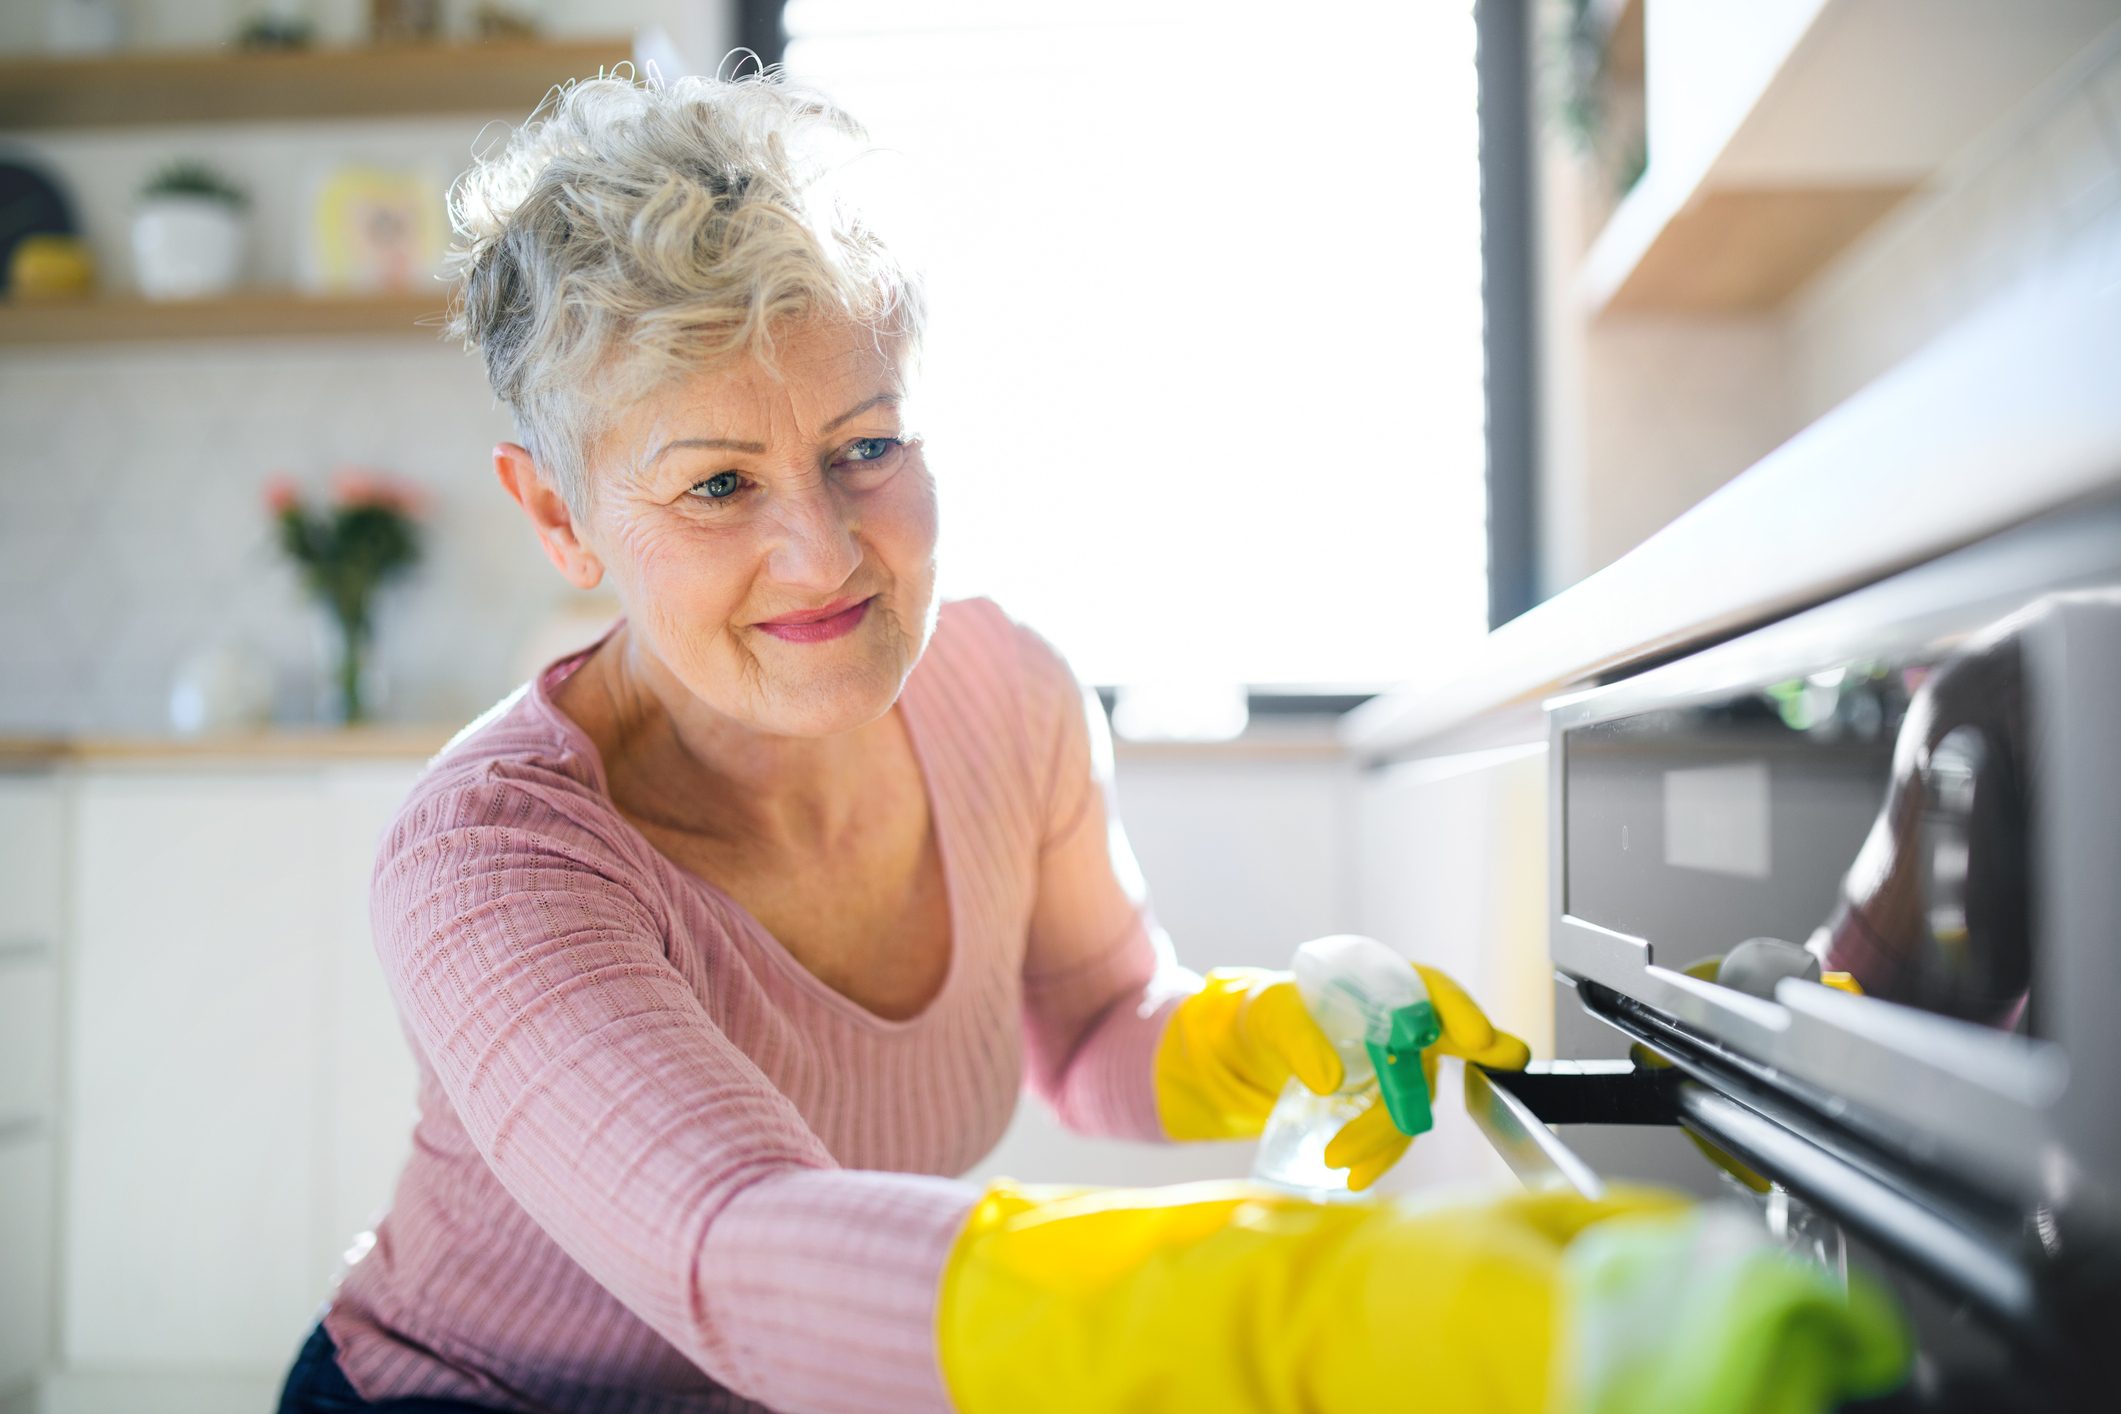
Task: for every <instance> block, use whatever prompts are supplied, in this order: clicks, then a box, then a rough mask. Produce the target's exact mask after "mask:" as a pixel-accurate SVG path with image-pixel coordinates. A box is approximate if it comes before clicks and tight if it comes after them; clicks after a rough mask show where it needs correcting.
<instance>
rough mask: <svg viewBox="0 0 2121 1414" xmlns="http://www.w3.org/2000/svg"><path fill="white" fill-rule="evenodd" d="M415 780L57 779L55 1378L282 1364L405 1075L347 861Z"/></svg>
mask: <svg viewBox="0 0 2121 1414" xmlns="http://www.w3.org/2000/svg"><path fill="white" fill-rule="evenodd" d="M416 774H417V768H416V766H414V765H413V764H411V763H404V764H400V763H395V762H393V763H391V764H390V765H388V766H387V767H384V766H378V765H373V764H365V763H364V764H356V765H343V764H333V765H321V764H320V765H316V766H309V767H304V768H300V769H286V768H266V767H260V768H258V769H255V770H249V769H244V770H237V769H228V768H226V767H222V768H219V769H216V768H211V767H208V768H193V767H171V768H157V769H142V768H136V767H111V768H100V769H99V768H88V769H84V770H83V771H82V772H81V773H80V775H79V778H78V781H77V784H76V801H75V842H74V843H75V848H74V861H73V869H72V871H71V878H70V887H71V894H72V924H73V927H72V934H71V938H70V940H69V961H70V973H71V978H72V985H71V989H70V992H71V1007H70V1010H69V1014H68V1017H67V1027H66V1030H67V1039H66V1056H67V1094H66V1105H65V1112H66V1116H67V1123H68V1129H69V1144H68V1154H67V1163H66V1179H65V1190H64V1191H65V1204H64V1212H63V1215H62V1226H63V1241H62V1246H61V1251H62V1263H63V1267H62V1270H63V1273H64V1280H63V1282H62V1283H61V1286H62V1290H63V1302H64V1306H63V1311H62V1319H61V1322H60V1332H61V1335H60V1354H61V1358H62V1363H63V1365H64V1367H65V1369H64V1373H63V1378H64V1380H66V1381H67V1382H69V1383H70V1384H71V1386H72V1387H74V1388H75V1389H76V1390H79V1389H81V1388H87V1387H90V1386H93V1385H94V1384H95V1383H96V1381H97V1380H98V1379H99V1378H100V1379H103V1380H105V1381H106V1382H109V1381H116V1380H122V1379H123V1378H125V1377H127V1376H132V1377H138V1376H140V1375H142V1374H146V1373H150V1372H151V1373H153V1374H154V1375H155V1377H157V1378H162V1379H167V1380H170V1381H179V1380H182V1379H184V1378H186V1377H187V1376H196V1377H197V1378H198V1379H201V1380H211V1379H212V1378H215V1377H216V1374H217V1372H218V1374H219V1375H222V1376H225V1375H228V1374H229V1373H231V1372H242V1373H244V1374H246V1375H250V1376H254V1377H256V1378H258V1379H260V1380H263V1379H267V1378H269V1377H270V1376H272V1375H273V1374H274V1373H275V1372H277V1371H281V1370H284V1368H285V1366H286V1364H287V1362H288V1361H289V1360H290V1359H291V1358H292V1356H293V1354H294V1351H295V1348H296V1345H297V1344H298V1342H299V1340H300V1337H301V1335H302V1333H303V1331H304V1330H305V1329H306V1327H307V1325H308V1323H309V1321H310V1320H311V1319H312V1317H313V1315H314V1313H315V1310H316V1308H317V1306H318V1305H319V1303H320V1302H321V1301H322V1300H323V1298H324V1296H325V1294H326V1288H327V1284H328V1281H329V1278H330V1275H331V1273H332V1272H333V1271H334V1270H335V1268H336V1267H337V1265H338V1261H339V1258H340V1255H341V1253H342V1252H343V1250H344V1249H345V1247H346V1246H347V1242H348V1239H349V1238H350V1237H351V1236H352V1235H353V1233H354V1232H355V1231H357V1230H358V1229H359V1228H360V1227H362V1226H363V1225H365V1223H366V1222H367V1221H368V1220H369V1219H370V1218H371V1217H372V1215H373V1212H374V1211H375V1210H376V1209H378V1208H380V1207H381V1206H382V1205H383V1204H384V1203H385V1202H386V1201H387V1199H388V1197H389V1185H390V1179H391V1176H392V1175H393V1174H394V1173H395V1171H396V1168H397V1166H398V1164H399V1163H401V1162H402V1160H403V1157H404V1153H405V1152H406V1150H407V1149H408V1148H409V1144H410V1129H411V1126H410V1116H411V1107H412V1099H413V1090H412V1079H411V1076H412V1071H411V1062H410V1058H409V1056H408V1055H407V1054H406V1044H405V1040H404V1038H403V1036H402V1035H401V1034H399V1032H398V1031H397V1029H396V1023H395V1017H394V1013H393V1012H392V1011H391V1008H390V1003H389V998H388V996H387V994H385V993H384V992H383V990H382V983H381V979H380V977H378V976H374V974H375V972H376V964H375V961H374V954H373V951H372V949H371V947H370V944H369V938H368V921H367V919H368V915H367V894H368V877H369V871H370V868H371V866H372V864H373V861H374V858H375V847H376V842H377V838H378V836H379V834H380V831H381V830H382V828H383V826H384V824H385V823H386V821H387V819H388V817H389V815H390V813H391V811H392V810H394V808H395V807H396V805H397V803H398V801H399V800H400V799H402V797H403V796H404V794H405V792H406V790H407V789H408V788H409V787H410V785H411V783H412V780H413V778H414V776H415V775H416ZM371 979H372V980H371ZM89 1403H92V1401H82V1400H80V1399H72V1400H70V1401H69V1406H70V1407H75V1406H78V1407H87V1406H88V1404H89Z"/></svg>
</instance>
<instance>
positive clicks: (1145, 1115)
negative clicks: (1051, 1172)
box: [1020, 628, 1202, 1140]
mask: <svg viewBox="0 0 2121 1414" xmlns="http://www.w3.org/2000/svg"><path fill="white" fill-rule="evenodd" d="M1020 643H1021V651H1022V656H1023V659H1024V663H1025V669H1026V681H1027V684H1028V688H1027V698H1028V701H1029V703H1030V724H1029V725H1028V727H1027V731H1028V732H1029V733H1030V734H1031V736H1032V739H1033V740H1034V741H1035V742H1039V743H1042V744H1043V746H1042V751H1041V753H1040V754H1041V756H1042V758H1043V761H1044V766H1043V789H1042V791H1041V794H1040V796H1039V799H1040V801H1041V802H1042V810H1043V813H1044V826H1043V829H1042V831H1041V837H1040V844H1039V863H1038V895H1037V902H1036V904H1035V905H1034V908H1033V911H1032V916H1031V926H1030V930H1029V935H1028V937H1027V939H1026V944H1025V961H1024V1037H1025V1044H1024V1054H1025V1060H1026V1066H1027V1074H1028V1083H1029V1085H1030V1087H1031V1090H1032V1092H1033V1093H1034V1094H1036V1095H1038V1096H1039V1098H1041V1099H1042V1100H1044V1101H1045V1102H1046V1103H1048V1104H1049V1105H1051V1106H1052V1107H1053V1110H1054V1112H1055V1114H1057V1115H1058V1116H1059V1117H1060V1120H1061V1122H1062V1123H1063V1124H1065V1125H1067V1126H1068V1127H1069V1128H1070V1129H1073V1130H1076V1131H1078V1132H1080V1133H1085V1134H1099V1135H1109V1136H1113V1137H1116V1138H1127V1139H1146V1140H1162V1139H1164V1138H1165V1137H1166V1136H1165V1134H1164V1130H1163V1126H1162V1124H1161V1123H1160V1122H1159V1120H1158V1118H1157V1113H1156V1091H1155V1078H1154V1077H1155V1067H1154V1062H1155V1054H1156V1047H1157V1043H1158V1041H1159V1040H1160V1039H1161V1038H1162V1036H1163V1032H1164V1027H1165V1024H1166V1023H1167V1022H1168V1021H1169V1019H1170V1015H1171V1010H1172V1008H1173V1007H1175V1006H1176V1005H1177V1004H1178V1002H1179V1000H1180V999H1182V998H1183V997H1185V996H1188V995H1190V994H1192V993H1193V992H1195V991H1197V990H1199V988H1200V987H1201V985H1202V979H1201V978H1200V976H1199V975H1198V974H1196V973H1194V972H1191V971H1189V970H1188V969H1186V968H1184V967H1181V966H1180V965H1179V964H1178V960H1177V958H1176V956H1175V955H1174V953H1173V951H1172V947H1171V940H1170V937H1169V936H1168V935H1167V934H1166V933H1165V931H1164V929H1163V928H1162V927H1161V926H1160V925H1159V924H1158V923H1157V921H1156V915H1155V911H1154V909H1153V908H1152V906H1151V903H1150V899H1149V888H1148V884H1147V882H1146V881H1145V880H1144V879H1143V877H1142V872H1141V866H1140V865H1139V864H1137V863H1136V862H1135V858H1134V851H1133V849H1132V848H1131V847H1130V846H1129V845H1128V843H1127V836H1126V831H1125V830H1124V829H1123V828H1122V827H1121V825H1120V819H1119V801H1118V792H1117V789H1116V786H1115V784H1114V773H1113V758H1112V732H1111V728H1110V726H1109V725H1108V724H1107V723H1106V720H1105V712H1104V708H1103V706H1102V705H1101V704H1100V703H1099V702H1098V700H1097V695H1096V693H1094V692H1092V691H1091V690H1090V689H1088V688H1086V687H1084V686H1083V685H1082V684H1081V682H1080V681H1079V680H1078V679H1077V678H1076V676H1075V673H1074V671H1073V669H1071V668H1070V667H1069V665H1068V662H1067V660H1066V659H1065V658H1064V657H1062V656H1061V654H1060V652H1059V651H1058V650H1057V649H1056V648H1054V647H1053V646H1052V644H1051V643H1049V642H1048V641H1047V640H1046V639H1044V638H1043V637H1041V636H1040V635H1039V634H1037V633H1036V632H1034V631H1033V630H1031V629H1028V628H1020Z"/></svg>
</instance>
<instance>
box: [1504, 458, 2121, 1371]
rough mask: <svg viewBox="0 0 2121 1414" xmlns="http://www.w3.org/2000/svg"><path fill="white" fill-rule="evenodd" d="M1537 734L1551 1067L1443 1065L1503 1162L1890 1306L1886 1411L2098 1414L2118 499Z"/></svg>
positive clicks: (1773, 632) (1700, 660)
mask: <svg viewBox="0 0 2121 1414" xmlns="http://www.w3.org/2000/svg"><path fill="white" fill-rule="evenodd" d="M1547 715H1548V722H1549V729H1550V743H1551V750H1550V755H1549V761H1550V771H1551V777H1550V798H1549V804H1550V811H1549V832H1550V840H1549V846H1550V848H1549V864H1550V869H1551V895H1550V897H1551V899H1552V900H1553V913H1552V917H1551V921H1550V939H1551V945H1552V953H1553V960H1554V964H1555V970H1556V976H1557V979H1558V980H1559V982H1560V984H1561V990H1562V996H1561V998H1560V1002H1559V1004H1558V1005H1557V1008H1556V1017H1557V1022H1556V1054H1557V1055H1559V1056H1562V1057H1564V1058H1565V1059H1563V1060H1561V1061H1557V1062H1554V1063H1551V1064H1545V1065H1535V1066H1534V1067H1533V1068H1532V1069H1531V1070H1529V1071H1527V1072H1526V1073H1524V1074H1522V1075H1514V1074H1503V1073H1488V1072H1483V1071H1480V1070H1478V1069H1476V1068H1472V1067H1468V1068H1467V1075H1466V1085H1467V1097H1466V1098H1467V1103H1468V1107H1469V1108H1470V1109H1471V1111H1472V1112H1473V1114H1474V1115H1475V1117H1476V1119H1478V1120H1479V1122H1480V1124H1481V1126H1482V1128H1483V1129H1484V1130H1485V1131H1486V1133H1487V1134H1488V1136H1489V1138H1490V1139H1491V1140H1492V1141H1493V1142H1494V1143H1495V1145H1496V1146H1497V1148H1498V1149H1499V1150H1500V1151H1501V1153H1502V1155H1503V1157H1504V1158H1505V1159H1506V1160H1507V1161H1508V1162H1509V1163H1510V1164H1511V1166H1512V1167H1513V1169H1515V1170H1516V1171H1517V1172H1518V1173H1519V1175H1520V1176H1521V1177H1523V1178H1525V1180H1526V1181H1527V1182H1530V1183H1534V1184H1541V1185H1544V1184H1560V1185H1565V1186H1568V1187H1573V1188H1577V1189H1580V1190H1583V1191H1586V1192H1595V1191H1596V1190H1597V1189H1598V1188H1599V1187H1601V1186H1602V1185H1603V1183H1605V1182H1606V1181H1608V1180H1610V1179H1613V1178H1618V1177H1628V1178H1638V1179H1650V1180H1653V1181H1658V1182H1663V1183H1668V1184H1673V1185H1677V1186H1680V1187H1683V1188H1686V1189H1688V1190H1690V1191H1693V1192H1695V1193H1698V1194H1701V1195H1703V1196H1705V1197H1722V1198H1725V1199H1728V1200H1730V1201H1732V1202H1737V1203H1742V1204H1744V1205H1746V1206H1747V1207H1748V1209H1749V1210H1750V1211H1751V1212H1752V1213H1753V1214H1754V1215H1755V1216H1756V1218H1757V1220H1758V1221H1759V1222H1760V1223H1761V1224H1762V1225H1763V1226H1764V1227H1765V1228H1766V1230H1767V1231H1768V1232H1769V1233H1770V1234H1771V1235H1773V1236H1774V1237H1775V1238H1776V1239H1777V1240H1778V1241H1779V1242H1781V1243H1782V1244H1783V1245H1784V1246H1785V1247H1787V1248H1788V1249H1789V1250H1791V1251H1792V1252H1795V1253H1797V1254H1799V1255H1800V1256H1801V1257H1802V1258H1803V1259H1804V1260H1807V1261H1812V1262H1817V1263H1819V1264H1821V1265H1823V1266H1825V1267H1827V1268H1828V1269H1829V1270H1831V1271H1834V1272H1836V1273H1839V1274H1843V1275H1845V1274H1846V1273H1847V1272H1848V1271H1849V1270H1852V1269H1860V1270H1863V1271H1865V1272H1867V1273H1869V1274H1870V1275H1871V1276H1872V1277H1874V1278H1875V1279H1876V1280H1878V1281H1880V1282H1882V1283H1883V1284H1885V1285H1887V1286H1888V1287H1890V1288H1891V1289H1892V1290H1893V1291H1894V1292H1895V1294H1896V1295H1897V1296H1898V1297H1899V1298H1900V1300H1901V1303H1902V1305H1903V1307H1904V1308H1905V1309H1906V1310H1907V1312H1908V1314H1909V1316H1910V1318H1911V1321H1912V1323H1913V1325H1914V1328H1915V1332H1916V1336H1917V1341H1918V1346H1919V1349H1918V1355H1917V1366H1916V1372H1915V1375H1914V1378H1913V1379H1912V1381H1911V1382H1910V1384H1909V1386H1908V1387H1907V1388H1906V1389H1905V1390H1903V1391H1901V1392H1900V1393H1898V1394H1896V1395H1894V1396H1892V1397H1890V1399H1889V1400H1887V1401H1882V1402H1879V1404H1878V1407H1887V1406H1889V1407H1893V1408H1909V1409H1966V1410H1976V1409H1978V1410H2014V1409H2020V1408H2023V1409H2028V1410H2030V1409H2042V1410H2053V1409H2057V1408H2076V1407H2098V1408H2109V1407H2114V1401H2115V1398H2116V1396H2115V1395H2114V1394H2113V1392H2112V1390H2111V1389H2110V1388H2107V1387H2105V1385H2106V1381H2107V1380H2108V1379H2109V1378H2110V1377H2109V1376H2108V1374H2107V1367H2108V1365H2109V1363H2110V1362H2109V1360H2108V1359H2107V1357H2106V1355H2105V1346H2106V1344H2107V1342H2108V1341H2110V1340H2111V1339H2113V1336H2112V1334H2111V1333H2112V1332H2114V1331H2115V1330H2117V1329H2121V1323H2117V1320H2116V1318H2117V1316H2121V1296H2117V1292H2121V1275H2117V1274H2121V1257H2117V1253H2121V1240H2117V1235H2121V1084H2117V1081H2121V500H2109V501H2104V502H2094V503H2089V504H2085V505H2079V506H2075V507H2071V508H2069V509H2067V510H2065V511H2062V512H2058V513H2055V514H2052V515H2049V516H2046V517H2044V518H2041V519H2039V520H2036V521H2031V522H2027V523H2024V524H2021V525H2019V526H2016V527H2014V528H2012V529H2010V530H2008V531H2005V532H2002V533H1999V534H1997V535H1995V536H1993V537H1991V538H1989V539H1987V540H1984V541H1982V542H1980V543H1977V544H1974V545H1971V546H1968V547H1965V548H1963V549H1961V550H1958V551H1956V552H1953V553H1951V554H1948V555H1945V556H1942V557H1940V558H1937V559H1934V560H1931V561H1928V562H1926V563H1923V564H1920V565H1918V566H1915V567H1912V568H1909V569H1906V570H1904V571H1902V572H1900V573H1898V574H1896V575H1893V576H1891V577H1889V578H1886V579H1883V580H1880V581H1878V582H1875V583H1873V584H1870V585H1868V586H1865V587H1863V588H1860V589H1857V590H1855V591H1853V592H1850V593H1847V594H1845V595H1842V596H1841V597H1839V598H1835V599H1832V600H1829V601H1827V602H1825V603H1822V604H1819V605H1817V606H1816V607H1813V608H1811V609H1809V610H1807V611H1804V612H1801V613H1798V614H1795V615H1793V616H1790V617H1788V618H1784V619H1781V620H1779V621H1777V622H1774V623H1772V624H1769V625H1767V626H1765V627H1762V628H1759V629H1757V630H1754V631H1752V632H1749V633H1746V634H1744V635H1743V636H1740V637H1736V638H1732V639H1729V640H1727V641H1724V642H1721V643H1718V644H1715V645H1713V646H1709V647H1707V648H1704V649H1701V650H1700V651H1696V652H1691V653H1688V654H1685V655H1683V656H1679V657H1676V658H1674V659H1672V660H1670V661H1667V662H1664V663H1661V664H1657V665H1653V666H1649V667H1647V668H1644V669H1641V670H1637V671H1633V672H1631V673H1629V674H1628V675H1626V676H1625V677H1622V678H1619V679H1618V680H1615V681H1610V682H1607V683H1603V684H1600V685H1596V686H1593V687H1590V688H1588V689H1586V690H1583V691H1580V692H1576V693H1573V694H1571V695H1569V696H1566V697H1564V698H1560V699H1557V700H1555V701H1553V702H1551V703H1549V704H1548V713H1547ZM1744 1176H1751V1177H1753V1178H1754V1182H1753V1183H1752V1184H1748V1183H1746V1182H1744V1181H1742V1178H1743V1177H1744Z"/></svg>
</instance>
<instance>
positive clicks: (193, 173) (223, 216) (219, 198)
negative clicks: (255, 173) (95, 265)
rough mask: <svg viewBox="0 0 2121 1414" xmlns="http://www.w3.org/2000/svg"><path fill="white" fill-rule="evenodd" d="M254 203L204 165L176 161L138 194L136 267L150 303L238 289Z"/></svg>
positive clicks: (134, 234)
mask: <svg viewBox="0 0 2121 1414" xmlns="http://www.w3.org/2000/svg"><path fill="white" fill-rule="evenodd" d="M249 205H250V198H249V197H248V196H246V195H245V194H244V193H243V192H242V190H241V189H239V188H237V187H236V186H234V185H232V184H231V183H229V182H228V181H227V180H226V179H225V178H223V177H222V176H221V175H220V174H219V173H217V172H215V171H214V170H213V169H212V168H211V167H208V166H207V165H206V164H205V163H203V162H190V161H185V162H174V163H171V164H170V165H169V166H167V167H164V168H163V169H162V170H161V171H159V172H157V173H156V174H155V175H154V177H153V178H152V179H151V180H149V182H148V183H147V185H146V186H145V187H142V188H141V190H140V201H139V205H138V206H137V207H136V208H135V209H134V212H133V264H134V266H135V273H136V274H137V275H138V277H139V281H140V290H141V293H143V294H145V295H146V296H147V297H148V298H149V299H158V300H161V299H199V298H202V297H204V296H207V295H218V294H223V293H225V292H227V291H228V290H231V289H233V288H235V284H236V276H237V272H238V270H239V269H240V267H241V265H242V262H243V213H244V210H245V209H246V208H247V207H248V206H249Z"/></svg>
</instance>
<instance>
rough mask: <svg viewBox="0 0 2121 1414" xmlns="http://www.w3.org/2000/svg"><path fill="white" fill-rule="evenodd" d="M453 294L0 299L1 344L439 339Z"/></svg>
mask: <svg viewBox="0 0 2121 1414" xmlns="http://www.w3.org/2000/svg"><path fill="white" fill-rule="evenodd" d="M446 298H447V297H446V295H445V294H444V293H443V292H442V291H441V290H440V289H439V288H438V289H436V290H435V291H434V292H433V293H432V294H428V293H421V294H413V295H304V294H297V293H294V292H292V291H285V290H258V291H249V292H245V293H241V294H234V295H228V296H224V297H221V298H217V299H201V300H172V301H154V300H144V299H127V298H111V299H88V300H65V301H62V300H51V301H43V302H29V301H24V302H20V303H0V347H8V346H19V345H25V344H93V343H125V342H136V341H141V340H160V339H223V338H275V337H280V336H285V335H305V334H394V335H400V336H405V337H410V338H418V339H426V340H429V341H434V340H438V339H439V338H440V337H441V323H442V312H443V305H444V303H445V300H446Z"/></svg>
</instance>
